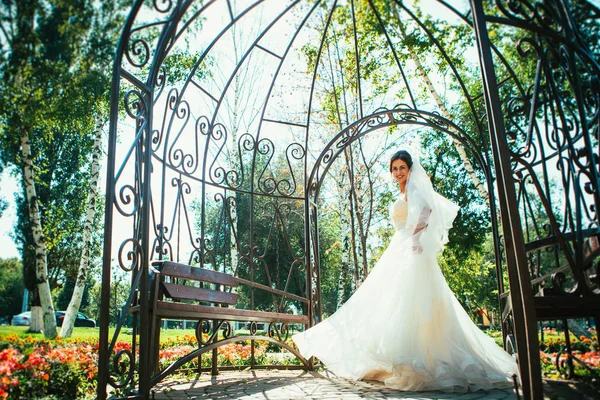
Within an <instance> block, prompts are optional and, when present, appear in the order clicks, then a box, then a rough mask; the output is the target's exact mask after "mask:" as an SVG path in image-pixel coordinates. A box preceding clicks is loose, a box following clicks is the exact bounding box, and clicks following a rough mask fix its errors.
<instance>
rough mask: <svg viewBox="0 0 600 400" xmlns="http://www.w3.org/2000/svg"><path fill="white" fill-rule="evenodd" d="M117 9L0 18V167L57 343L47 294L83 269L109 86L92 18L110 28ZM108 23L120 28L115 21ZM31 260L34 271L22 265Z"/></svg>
mask: <svg viewBox="0 0 600 400" xmlns="http://www.w3.org/2000/svg"><path fill="white" fill-rule="evenodd" d="M115 4H118V2H114V1H104V2H100V3H98V2H91V1H89V2H88V1H78V0H61V1H56V2H52V3H50V2H47V1H42V0H27V1H14V0H5V1H3V5H4V7H3V8H2V10H1V11H0V12H2V28H3V29H2V34H3V35H4V36H2V38H1V43H2V50H3V53H2V59H1V60H0V74H1V76H2V78H3V79H2V83H1V84H0V85H1V86H0V105H1V107H0V108H1V110H2V111H1V112H0V119H1V120H2V124H1V127H2V135H3V140H2V142H1V143H2V144H1V148H0V157H1V158H2V160H3V161H4V162H5V163H6V164H8V165H16V166H19V168H20V170H21V175H22V179H23V185H24V189H25V190H24V191H25V194H24V195H23V197H22V201H24V204H27V208H23V207H19V209H20V210H21V213H20V219H21V220H22V221H24V222H25V223H22V224H20V226H19V228H18V230H20V232H17V237H19V238H20V239H22V253H23V260H24V267H25V271H26V270H28V269H30V268H31V267H32V266H33V265H35V270H36V277H35V281H36V289H37V291H38V294H39V299H40V301H41V305H42V307H43V311H44V334H45V335H46V336H47V337H54V336H55V335H56V328H55V323H56V320H55V317H54V312H53V305H52V299H51V297H50V285H51V284H53V285H56V284H57V281H58V279H60V278H61V274H62V273H63V271H64V269H65V268H66V269H67V270H68V269H69V268H72V270H75V269H76V268H77V265H79V262H78V261H79V256H78V255H74V254H78V253H80V251H81V248H80V247H79V245H78V242H77V240H75V238H76V237H77V235H78V231H79V230H80V227H81V223H80V218H81V216H82V213H83V209H84V207H83V206H82V205H83V204H84V202H83V201H82V200H80V196H83V198H85V195H86V194H87V190H86V187H87V182H88V179H87V175H86V173H85V170H84V168H83V165H85V164H87V159H88V157H89V154H90V151H91V149H92V144H93V140H92V138H91V133H93V132H94V121H95V118H96V116H97V115H98V111H99V107H100V106H101V102H99V98H100V97H101V96H103V95H105V93H106V86H107V79H106V71H99V69H98V68H97V66H98V65H102V64H99V63H98V62H97V61H98V59H101V60H103V62H104V63H106V61H107V60H109V59H110V56H109V54H110V53H111V52H112V51H110V52H109V51H108V48H112V44H111V41H110V38H103V37H102V36H101V35H99V33H100V32H101V31H100V30H99V29H97V30H95V31H94V29H93V28H94V26H93V23H92V22H93V21H94V18H93V15H94V12H103V13H107V15H109V17H106V18H107V20H110V15H111V13H113V11H114V7H115ZM111 23H113V24H116V25H114V26H115V27H116V26H118V25H119V22H118V20H116V21H111ZM96 28H100V29H101V28H102V27H100V26H96ZM104 65H105V64H104ZM25 210H27V212H23V211H25ZM25 229H27V230H30V231H31V232H32V233H31V234H29V233H28V232H26V231H24V230H25ZM32 250H34V251H35V259H34V260H35V261H33V260H32V258H31V257H30V256H29V255H27V253H28V252H30V251H32ZM69 264H70V265H71V267H69ZM26 275H27V273H26ZM27 281H28V280H26V282H27ZM35 297H37V296H36V295H35V294H34V298H35ZM35 315H36V313H34V318H35Z"/></svg>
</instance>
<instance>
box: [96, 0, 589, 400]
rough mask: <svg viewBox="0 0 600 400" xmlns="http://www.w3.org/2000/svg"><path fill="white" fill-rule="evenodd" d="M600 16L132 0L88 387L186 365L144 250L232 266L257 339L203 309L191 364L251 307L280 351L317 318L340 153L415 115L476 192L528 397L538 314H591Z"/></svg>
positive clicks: (579, 8) (457, 5)
mask: <svg viewBox="0 0 600 400" xmlns="http://www.w3.org/2000/svg"><path fill="white" fill-rule="evenodd" d="M599 17H600V11H599V10H598V9H597V8H596V7H595V6H593V5H592V4H591V3H587V2H577V3H576V2H571V1H568V0H547V1H540V2H537V1H532V0H522V1H507V2H504V1H500V0H498V1H496V2H491V1H485V2H484V1H478V0H471V1H470V3H469V4H466V3H463V2H449V1H444V0H437V1H436V0H428V1H420V2H408V1H400V0H394V1H384V0H285V1H283V0H205V1H199V0H198V1H196V0H160V1H159V0H153V1H149V0H147V1H142V0H136V1H135V2H134V4H133V6H132V8H131V12H130V13H129V15H128V17H127V20H126V23H125V26H124V28H123V33H122V36H121V39H120V42H119V44H118V48H117V52H116V58H115V63H114V75H113V82H112V98H111V114H110V138H109V147H108V154H109V163H108V169H107V196H106V217H105V237H104V239H105V240H104V253H103V254H104V256H103V273H102V288H103V289H102V304H101V320H100V350H99V351H100V364H99V382H98V398H106V397H107V390H113V389H119V390H120V392H119V393H123V395H122V397H123V398H144V399H148V398H149V395H150V391H151V388H152V387H153V385H155V384H156V383H157V382H159V381H160V380H161V379H163V378H164V377H166V376H167V375H168V374H169V373H170V372H172V371H173V370H175V369H176V367H177V365H175V366H173V367H172V368H170V369H167V370H163V371H159V370H157V366H156V365H154V364H153V362H154V361H153V360H155V359H154V358H153V357H155V356H154V354H155V353H156V352H157V347H156V346H157V344H156V337H154V336H155V335H156V334H157V332H159V329H160V327H157V326H156V321H157V314H156V310H157V308H156V302H155V299H153V296H156V293H155V292H154V291H153V287H152V286H151V283H152V282H153V280H154V279H155V275H156V274H157V273H158V274H160V272H161V271H157V270H156V268H155V267H154V266H153V265H156V263H157V262H158V263H159V264H161V265H164V264H165V263H166V262H170V263H172V264H173V265H175V264H178V265H179V264H181V265H190V266H195V267H199V268H202V269H205V270H210V271H214V272H219V273H222V274H224V275H227V276H230V277H232V278H233V280H232V281H231V282H234V283H233V284H232V285H233V286H235V287H236V289H232V288H231V287H230V288H228V289H225V292H226V293H230V294H232V293H233V294H235V295H236V299H237V298H238V297H237V296H239V300H237V304H235V303H236V302H235V301H233V303H234V304H235V305H234V308H236V309H240V310H243V311H244V312H240V313H239V315H240V316H241V317H240V318H239V320H238V321H241V322H244V321H247V322H249V334H246V335H238V334H236V332H235V325H232V322H235V321H236V320H235V318H233V317H231V316H229V317H215V318H214V320H212V319H210V318H206V317H202V318H199V322H198V328H197V329H196V331H197V336H198V338H199V340H198V342H199V343H198V349H196V350H195V352H194V353H191V354H190V355H188V356H187V358H186V360H189V359H191V358H193V357H200V356H201V355H202V354H204V353H212V354H213V372H216V367H217V366H216V365H215V361H216V348H217V347H219V346H220V345H221V344H225V343H231V342H235V341H242V340H255V339H256V338H258V337H259V336H260V335H259V334H258V333H257V332H258V331H259V329H258V328H257V327H258V324H260V322H261V318H262V317H261V316H264V318H263V320H262V322H264V323H265V326H267V325H268V327H267V328H265V331H266V332H268V333H269V335H268V337H269V340H271V341H272V342H274V343H278V344H280V345H281V346H284V347H285V339H286V337H287V333H288V331H289V329H290V324H292V323H294V321H300V324H301V325H305V326H311V325H313V324H316V323H318V322H319V321H320V320H321V318H322V314H323V311H322V304H321V278H322V275H321V272H322V269H323V268H322V264H321V260H322V251H323V249H321V248H320V246H319V215H320V211H319V210H320V208H319V207H321V206H322V205H323V202H322V190H323V187H324V185H325V184H326V182H327V180H328V179H330V180H331V179H335V177H333V178H332V176H331V174H330V173H329V172H330V170H331V168H332V166H333V165H335V162H336V160H339V159H340V157H347V156H348V154H349V152H352V151H359V153H360V150H356V149H357V148H358V146H359V145H360V143H362V141H364V140H367V138H369V137H373V135H377V134H380V135H381V134H382V132H385V134H386V135H388V137H391V138H394V137H395V136H394V135H396V136H398V137H400V136H402V135H404V134H405V133H404V132H406V129H407V128H410V129H413V128H416V129H418V130H421V131H425V130H430V131H435V132H440V133H443V134H445V135H446V136H447V138H448V139H447V140H448V141H449V143H451V144H452V145H453V146H456V148H457V151H458V152H459V153H460V156H461V160H462V161H463V162H464V165H465V168H466V170H467V171H468V172H469V174H470V177H471V178H472V179H473V180H474V184H475V185H476V186H477V188H478V189H479V190H480V192H481V195H482V196H483V197H484V198H485V199H486V201H487V202H488V205H489V210H490V215H491V222H492V228H491V229H492V233H493V236H494V248H495V260H496V271H497V282H498V292H499V295H498V302H499V304H500V309H501V310H502V315H501V325H502V331H503V337H504V339H505V340H504V341H505V346H506V348H507V350H509V351H511V352H514V353H515V354H516V357H517V359H518V363H519V368H520V384H521V386H522V392H523V395H524V397H525V398H527V399H541V398H542V396H543V394H542V384H541V370H540V359H539V348H538V337H537V323H538V321H541V320H548V319H550V320H561V321H564V323H563V325H564V327H565V333H566V335H568V323H567V320H568V319H570V318H583V317H586V318H587V317H589V318H595V320H596V323H598V322H599V321H600V288H599V284H600V277H599V275H598V266H597V261H598V255H599V254H600V248H599V246H598V242H597V240H598V239H597V237H598V235H599V234H600V228H599V226H598V214H597V209H598V207H599V206H600V197H599V192H598V173H599V171H598V163H599V159H598V157H599V154H598V136H599V134H600V126H599V122H600V113H599V108H598V107H599V105H600V81H599V73H600V65H599V64H598V62H597V59H596V56H597V55H598V47H597V46H598V44H597V43H587V40H588V38H589V37H590V35H594V34H596V33H595V32H596V31H594V29H597V20H598V18H599ZM594 24H596V28H594ZM596 35H597V34H596ZM593 46H595V47H593ZM390 143H391V144H393V143H394V142H393V140H392V141H391V142H390ZM388 144H389V143H388ZM353 149H354V150H353ZM382 154H384V153H382ZM386 155H387V154H385V155H383V157H385V156H386ZM352 165H353V164H352ZM352 165H351V166H350V168H349V169H347V172H348V173H349V175H350V176H353V175H356V174H360V171H359V170H358V167H357V168H356V169H355V168H354V167H353V166H352ZM533 203H535V204H536V205H538V206H539V207H537V206H536V207H534V206H532V204H533ZM153 262H154V263H155V264H153ZM190 276H191V275H190ZM219 276H220V275H219ZM123 277H124V278H123ZM116 278H119V279H126V280H127V282H128V290H127V296H125V297H124V298H123V299H121V300H118V299H117V300H115V299H114V298H113V297H114V296H112V294H111V281H114V280H115V279H116ZM180 278H181V277H180ZM505 279H507V281H508V283H509V284H508V286H507V287H505V284H504V281H505ZM214 283H217V285H212V286H210V285H209V286H210V287H212V288H213V289H219V288H222V286H223V284H222V283H221V282H213V284H214ZM202 287H208V286H206V285H205V286H202ZM115 314H117V315H118V318H117V327H116V330H115V331H114V333H111V334H110V335H109V330H108V325H109V318H110V316H111V315H115ZM283 314H287V315H290V316H295V317H294V318H292V317H277V315H283ZM185 315H188V316H190V315H191V314H185ZM247 317H248V318H247ZM296 317H297V318H296ZM162 318H163V319H164V316H162ZM191 318H192V317H191V316H190V319H191ZM286 318H288V319H286ZM158 321H160V319H159V320H158ZM290 321H291V322H290ZM126 323H128V324H131V325H132V326H133V335H132V336H131V343H132V346H131V348H132V349H131V350H120V351H116V350H115V343H116V340H117V336H118V335H119V333H120V332H121V330H122V329H123V327H124V326H125V324H126ZM153 324H154V325H153ZM219 331H222V333H224V334H223V335H222V336H219V334H218V332H219ZM203 333H204V334H210V335H212V336H210V337H211V339H210V340H209V341H204V340H203V339H202V334H203ZM288 347H289V346H288ZM291 350H292V351H293V349H291ZM295 354H296V355H298V354H297V353H295ZM298 356H299V355H298ZM299 357H300V358H301V356H299ZM573 359H574V356H573V355H572V354H571V353H570V351H569V355H568V362H567V364H566V365H565V367H566V368H570V370H571V371H572V362H573ZM301 361H302V363H303V368H312V363H311V360H301Z"/></svg>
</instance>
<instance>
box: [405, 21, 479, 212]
mask: <svg viewBox="0 0 600 400" xmlns="http://www.w3.org/2000/svg"><path fill="white" fill-rule="evenodd" d="M396 17H397V18H398V26H399V27H400V30H401V31H402V36H403V37H406V31H405V29H404V25H403V24H402V23H400V22H399V21H400V19H399V17H398V15H396ZM409 54H410V58H411V59H412V60H413V62H414V63H415V66H416V67H417V71H418V72H419V76H420V77H421V79H422V80H423V82H424V83H425V86H427V90H428V91H429V94H431V97H433V99H434V100H435V102H436V104H437V105H438V107H439V109H440V112H441V113H442V116H443V117H444V118H446V119H447V120H449V121H452V120H453V118H452V115H450V112H449V111H448V109H447V108H446V105H445V104H444V102H443V101H442V98H441V96H440V95H439V94H438V92H437V91H436V90H435V87H434V86H433V83H432V82H431V79H429V76H428V75H427V72H426V71H425V68H423V64H421V61H420V60H419V57H418V56H417V54H416V52H415V51H414V50H413V49H412V48H410V47H409ZM453 133H456V132H453ZM451 139H452V142H453V143H454V147H456V150H457V151H458V155H459V156H460V159H461V161H462V163H463V165H464V166H465V169H466V170H467V173H468V174H469V176H470V177H471V180H472V181H473V184H474V185H475V187H476V188H477V191H478V192H479V194H480V195H481V197H482V198H483V199H484V200H485V202H486V203H488V202H489V199H490V197H489V194H488V192H487V190H486V188H485V187H484V186H483V184H482V183H481V181H480V180H479V177H478V176H477V174H476V173H475V170H474V168H473V164H471V161H470V160H469V157H467V153H466V152H465V149H464V147H463V145H462V144H461V143H460V142H459V141H458V140H457V139H455V138H454V137H451Z"/></svg>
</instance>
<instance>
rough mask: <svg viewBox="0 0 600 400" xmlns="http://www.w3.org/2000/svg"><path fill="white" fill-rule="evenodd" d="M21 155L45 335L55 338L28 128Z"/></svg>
mask: <svg viewBox="0 0 600 400" xmlns="http://www.w3.org/2000/svg"><path fill="white" fill-rule="evenodd" d="M21 155H22V157H23V183H24V184H25V196H26V200H27V205H28V209H29V220H30V223H31V231H32V233H33V243H34V246H35V276H36V280H37V289H38V293H39V296H40V303H41V304H42V315H43V320H44V336H45V337H47V338H49V339H54V338H55V337H56V334H57V332H56V316H55V315H54V305H53V304H52V294H51V293H50V284H49V282H48V265H47V257H46V243H45V241H44V234H43V232H42V220H41V217H40V209H39V204H38V199H37V193H36V190H35V181H34V173H33V160H32V159H31V147H30V145H29V133H28V132H27V131H26V130H23V132H22V133H21Z"/></svg>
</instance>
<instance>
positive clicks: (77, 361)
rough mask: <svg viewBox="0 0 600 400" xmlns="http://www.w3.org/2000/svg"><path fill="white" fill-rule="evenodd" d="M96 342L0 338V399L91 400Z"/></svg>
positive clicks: (95, 369)
mask: <svg viewBox="0 0 600 400" xmlns="http://www.w3.org/2000/svg"><path fill="white" fill-rule="evenodd" d="M97 354H98V341H97V340H95V341H89V340H88V341H86V340H80V339H66V340H40V339H32V338H21V337H19V336H18V335H8V336H0V399H5V398H57V399H59V398H60V399H75V398H85V397H88V398H93V393H94V392H95V386H96V385H95V378H96V375H97V373H98V369H97V364H98V356H97Z"/></svg>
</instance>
